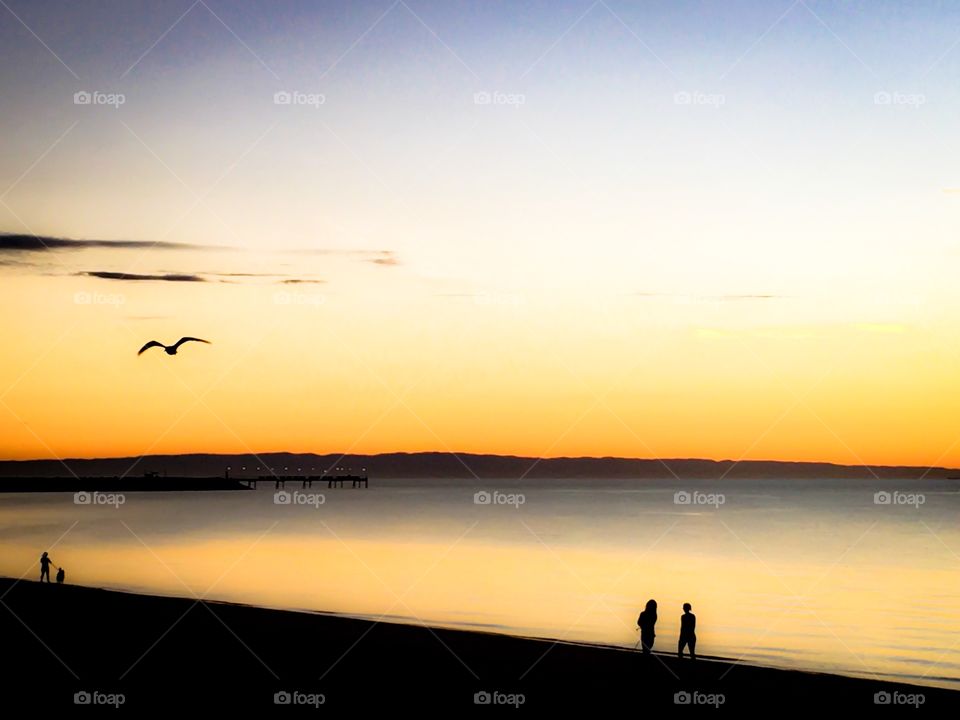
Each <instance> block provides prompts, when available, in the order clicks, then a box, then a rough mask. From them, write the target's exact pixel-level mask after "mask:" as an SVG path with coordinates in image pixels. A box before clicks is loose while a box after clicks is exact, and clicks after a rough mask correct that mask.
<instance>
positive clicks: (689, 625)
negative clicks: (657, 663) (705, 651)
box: [677, 603, 697, 660]
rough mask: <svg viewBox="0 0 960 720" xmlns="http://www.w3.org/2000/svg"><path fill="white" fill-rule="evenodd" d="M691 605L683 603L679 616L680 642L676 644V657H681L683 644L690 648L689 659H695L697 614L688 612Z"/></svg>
mask: <svg viewBox="0 0 960 720" xmlns="http://www.w3.org/2000/svg"><path fill="white" fill-rule="evenodd" d="M692 609H693V607H692V606H691V605H690V603H684V604H683V615H681V616H680V642H679V643H678V644H677V657H679V658H680V659H681V660H682V659H683V646H684V645H686V646H687V647H689V648H690V659H691V660H696V659H697V633H696V629H697V616H696V615H694V614H693V613H692V612H690V611H691V610H692Z"/></svg>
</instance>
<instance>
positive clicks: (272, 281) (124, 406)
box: [0, 0, 960, 466]
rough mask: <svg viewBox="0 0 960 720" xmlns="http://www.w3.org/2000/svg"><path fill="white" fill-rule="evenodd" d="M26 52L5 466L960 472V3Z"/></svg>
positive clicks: (259, 34) (520, 7) (3, 270)
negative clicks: (623, 461)
mask: <svg viewBox="0 0 960 720" xmlns="http://www.w3.org/2000/svg"><path fill="white" fill-rule="evenodd" d="M0 60H2V61H0V154H2V161H0V232H2V233H6V235H0V322H2V327H3V329H4V331H5V332H4V335H5V340H4V343H3V346H2V348H0V456H2V457H4V458H35V457H61V458H65V457H80V456H83V457H92V456H114V455H136V454H140V453H176V452H237V453H246V452H265V451H277V450H290V451H316V452H338V451H344V452H346V451H350V452H356V453H359V452H371V453H373V452H385V451H399V450H406V451H418V450H441V451H443V450H453V451H465V452H491V453H510V454H524V455H545V456H560V455H594V456H599V455H618V456H634V457H655V456H660V457H678V456H684V457H689V456H697V457H708V458H716V459H720V458H732V459H740V458H751V459H784V460H826V461H835V462H842V463H869V464H901V463H902V464H917V465H934V464H935V465H953V466H960V442H958V440H960V373H958V372H957V368H958V364H960V330H958V323H957V318H958V317H960V284H958V272H957V268H958V264H960V240H958V229H960V222H958V219H960V165H958V163H957V158H958V154H960V141H958V139H957V137H958V136H957V131H956V119H957V117H958V112H960V84H958V82H957V78H958V73H960V7H957V8H950V7H949V6H948V5H947V4H944V3H941V2H925V3H911V4H910V8H909V12H908V11H907V9H906V7H905V6H904V4H903V3H896V2H882V1H874V2H819V1H814V0H802V1H801V0H797V1H796V2H793V1H792V0H783V1H782V2H772V1H765V2H759V1H756V2H723V3H718V2H682V1H681V2H666V1H664V2H639V3H638V2H629V3H628V2H624V1H623V0H598V1H597V2H591V0H577V1H576V2H574V1H572V0H571V1H569V2H567V1H564V0H554V1H550V2H547V1H542V2H491V1H486V2H484V1H480V0H478V1H476V2H453V1H447V2H441V1H439V0H436V1H433V0H431V1H427V0H398V1H397V2H392V1H391V0H378V1H376V2H373V1H371V2H367V1H365V0H363V1H358V2H351V3H340V2H336V3H335V2H307V1H306V0H301V1H298V2H291V1H287V0H269V1H267V0H265V1H264V2H253V1H243V2H226V1H225V0H197V1H196V2H193V0H164V1H162V2H161V1H156V0H154V1H152V2H145V1H141V0H117V1H115V2H98V3H88V2H75V1H74V2H60V1H59V0H57V1H54V0H49V1H47V2H44V3H36V2H28V1H27V0H4V3H0ZM77 93H80V94H79V95H77ZM83 93H88V95H84V94H83ZM86 98H89V99H90V102H84V100H85V99H86ZM286 100H289V102H285V101H286ZM182 335H194V336H199V337H204V338H208V339H210V340H211V341H212V343H213V344H211V345H209V346H207V345H192V346H187V347H185V348H183V349H182V350H181V352H180V354H179V355H177V356H176V357H168V356H166V355H164V354H163V353H162V352H160V351H157V350H152V351H150V352H149V353H147V354H145V355H143V356H141V357H138V356H137V354H136V351H137V349H138V348H139V347H140V346H141V345H142V344H143V343H144V342H146V341H147V340H150V339H157V340H160V341H163V342H173V341H175V340H176V339H177V338H179V337H180V336H182Z"/></svg>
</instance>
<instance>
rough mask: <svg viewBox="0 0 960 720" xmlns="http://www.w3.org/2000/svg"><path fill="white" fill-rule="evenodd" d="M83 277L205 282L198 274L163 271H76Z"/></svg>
mask: <svg viewBox="0 0 960 720" xmlns="http://www.w3.org/2000/svg"><path fill="white" fill-rule="evenodd" d="M76 274H77V275H83V276H85V277H95V278H100V279H101V280H133V281H143V280H162V281H165V282H207V280H206V279H205V278H202V277H200V276H199V275H187V274H182V273H165V274H162V275H140V274H137V273H122V272H109V271H106V270H89V271H87V272H81V273H76Z"/></svg>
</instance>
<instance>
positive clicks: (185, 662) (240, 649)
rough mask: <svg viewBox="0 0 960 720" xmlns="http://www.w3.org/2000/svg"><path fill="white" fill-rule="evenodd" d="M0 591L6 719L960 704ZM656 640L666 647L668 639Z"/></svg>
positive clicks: (466, 635)
mask: <svg viewBox="0 0 960 720" xmlns="http://www.w3.org/2000/svg"><path fill="white" fill-rule="evenodd" d="M0 595H2V604H3V605H4V607H3V608H0V617H2V626H0V628H2V630H0V632H2V635H0V638H2V648H3V658H4V662H3V668H2V671H0V676H2V680H0V682H2V685H0V687H2V688H3V691H4V692H3V698H4V700H3V703H4V707H5V708H6V709H8V710H12V709H13V708H18V707H22V708H23V709H24V711H26V710H27V709H28V708H30V707H31V706H33V708H34V709H36V705H37V704H42V706H43V709H44V710H46V709H49V708H56V707H58V706H59V707H64V708H67V709H70V710H73V709H77V708H76V707H75V705H74V694H75V693H77V692H89V693H102V694H103V695H101V696H98V699H99V700H101V701H105V700H109V698H108V697H107V696H108V695H110V694H115V693H122V694H123V695H124V703H123V706H122V707H121V708H120V712H136V713H138V714H141V713H143V712H147V711H150V710H155V709H157V708H159V707H167V708H170V707H179V708H182V709H183V710H184V711H185V712H189V713H193V712H195V711H196V710H200V709H205V710H219V711H223V710H225V709H234V710H243V711H255V710H267V711H268V712H270V713H271V716H272V713H281V714H282V713H284V712H287V711H293V710H295V709H293V708H283V707H277V706H276V705H275V704H274V695H275V693H277V692H289V693H291V694H293V693H302V694H303V695H298V696H296V700H298V701H301V702H302V701H305V700H308V699H310V698H308V697H307V696H308V695H310V694H314V695H318V694H322V695H323V699H324V703H323V705H322V707H320V708H319V709H315V708H312V707H311V708H305V707H300V708H299V709H300V710H301V711H305V710H307V709H309V711H310V712H313V713H328V714H329V713H334V714H335V715H338V716H339V715H341V714H343V715H345V714H347V713H348V712H353V711H355V710H357V709H360V708H366V707H377V708H382V709H402V708H408V709H411V710H414V711H417V710H420V711H423V710H429V709H430V708H437V707H439V708H445V709H450V710H452V711H454V712H456V713H459V712H464V711H466V712H469V713H485V714H488V713H491V712H497V711H498V710H499V711H500V712H505V711H509V712H513V713H516V712H531V711H534V712H535V711H537V710H538V709H545V708H549V709H554V710H567V709H571V708H575V707H578V708H581V709H587V708H589V709H592V710H595V711H600V712H603V711H605V710H609V711H611V712H618V713H620V712H637V713H640V714H642V713H643V712H644V710H648V709H651V708H657V709H661V710H662V709H669V710H672V711H674V712H677V711H688V708H687V707H684V706H681V705H677V704H675V694H676V693H678V692H681V691H687V692H689V693H695V692H696V693H702V694H703V695H697V696H696V700H697V701H700V702H701V703H702V702H705V701H708V700H710V699H711V698H709V697H707V695H709V694H722V696H723V709H724V710H727V711H737V710H745V709H748V708H756V709H760V710H762V711H764V712H766V713H769V714H770V715H772V716H776V715H779V714H780V713H782V712H786V713H789V712H790V711H792V710H796V709H797V708H805V709H819V710H821V711H823V712H825V713H829V714H833V713H835V712H836V711H837V710H838V709H849V710H857V711H859V712H864V713H867V712H874V711H876V710H884V709H886V708H883V707H882V706H878V705H876V704H875V701H874V695H875V693H878V692H883V691H886V692H889V693H891V696H892V694H893V693H902V694H904V693H922V694H923V706H922V707H921V708H920V712H927V711H930V710H940V711H941V712H942V711H945V710H948V709H954V710H955V709H957V708H960V692H956V691H952V690H944V689H938V688H931V687H920V686H916V685H907V684H899V683H880V682H877V681H874V680H862V679H855V678H848V677H842V676H836V675H825V674H815V673H805V672H795V671H785V670H775V669H769V668H760V667H755V666H747V665H742V664H734V663H731V662H729V661H723V660H718V659H705V658H704V659H701V660H699V661H698V662H697V663H696V665H692V664H691V663H690V662H689V661H685V662H683V663H681V662H678V661H677V659H676V658H675V657H672V656H670V655H669V654H662V655H659V656H657V657H653V658H642V657H641V656H640V655H639V654H638V653H635V652H629V651H624V650H619V649H614V648H603V647H595V646H584V645H575V644H566V643H556V644H555V643H551V642H547V641H543V640H534V639H525V638H515V637H508V636H504V635H497V634H489V633H481V632H464V631H457V630H441V629H428V628H425V627H422V626H411V625H400V624H391V623H385V622H384V623H374V622H371V621H367V620H354V619H349V618H343V617H337V616H330V615H322V614H315V613H303V612H290V611H279V610H267V609H262V608H254V607H249V606H242V605H232V604H225V603H214V602H209V603H197V602H195V601H194V600H192V599H183V598H164V597H154V596H148V595H137V594H131V593H123V592H114V591H106V590H99V589H94V588H83V587H74V586H70V585H64V586H62V587H58V586H56V585H51V586H46V585H43V586H41V585H40V584H38V583H36V582H33V581H26V580H23V581H19V582H16V581H14V580H10V579H0ZM657 642H658V644H659V645H660V646H662V648H663V649H665V650H666V649H669V647H670V646H673V644H674V642H675V638H672V637H658V639H657ZM705 649H706V648H704V650H705ZM480 692H488V693H491V694H492V693H495V692H496V693H501V694H502V695H498V696H497V700H498V701H501V702H503V701H508V700H510V699H511V698H509V696H510V695H511V694H517V693H520V694H522V695H523V705H522V706H521V707H520V708H519V710H517V709H515V708H514V707H513V706H501V707H499V708H494V707H487V706H484V705H477V704H475V694H476V693H480ZM291 697H293V695H291ZM491 697H492V695H491ZM691 697H693V696H692V695H691ZM899 697H900V699H903V696H902V695H901V696H899ZM314 699H318V698H314ZM714 699H716V698H714ZM98 709H99V710H101V711H107V710H109V711H110V712H111V713H113V714H116V713H115V711H114V710H113V709H112V708H104V707H101V708H98ZM896 709H898V710H900V711H901V712H907V711H909V712H913V713H915V712H916V711H915V710H914V708H913V707H909V708H904V707H903V706H901V707H899V708H896ZM696 711H699V712H706V713H712V712H714V709H713V708H712V707H699V708H696ZM11 716H12V717H19V716H20V714H19V713H18V714H15V715H11ZM190 716H192V714H191V715H190Z"/></svg>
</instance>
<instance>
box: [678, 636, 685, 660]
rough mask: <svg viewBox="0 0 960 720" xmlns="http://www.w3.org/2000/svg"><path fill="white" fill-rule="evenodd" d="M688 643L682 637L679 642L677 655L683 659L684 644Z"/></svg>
mask: <svg viewBox="0 0 960 720" xmlns="http://www.w3.org/2000/svg"><path fill="white" fill-rule="evenodd" d="M685 644H686V640H684V639H683V638H680V640H679V641H678V642H677V657H678V658H680V659H681V660H683V646H684V645H685Z"/></svg>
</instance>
